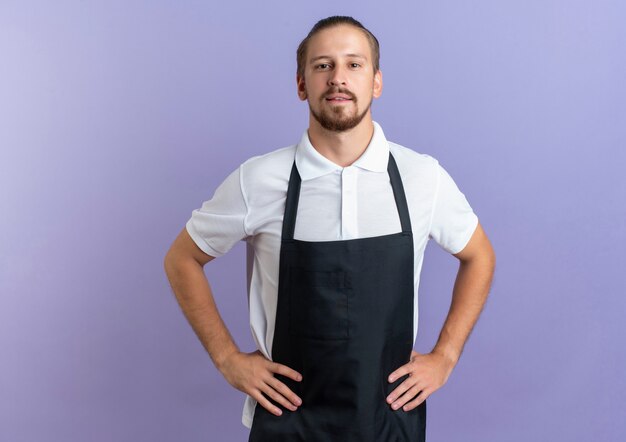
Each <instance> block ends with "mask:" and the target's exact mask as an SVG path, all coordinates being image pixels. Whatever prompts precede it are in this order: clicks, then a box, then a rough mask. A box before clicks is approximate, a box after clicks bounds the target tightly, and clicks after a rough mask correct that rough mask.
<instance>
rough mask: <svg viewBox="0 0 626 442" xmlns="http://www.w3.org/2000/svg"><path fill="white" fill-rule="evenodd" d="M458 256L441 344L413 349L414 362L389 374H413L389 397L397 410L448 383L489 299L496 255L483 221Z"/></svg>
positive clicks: (393, 377)
mask: <svg viewBox="0 0 626 442" xmlns="http://www.w3.org/2000/svg"><path fill="white" fill-rule="evenodd" d="M454 256H455V257H456V258H458V259H459V261H460V265H459V271H458V273H457V277H456V281H455V284H454V289H453V293H452V304H451V306H450V310H449V312H448V316H447V318H446V320H445V323H444V325H443V327H442V329H441V333H440V334H439V339H438V340H437V344H436V345H435V347H434V348H433V350H432V351H431V352H430V353H428V354H420V353H417V352H416V351H413V352H412V353H411V361H410V362H409V363H407V364H405V365H403V366H402V367H400V368H399V369H397V370H396V371H394V372H393V373H391V374H390V376H389V379H388V380H389V382H394V381H395V380H396V379H398V378H400V377H401V376H404V375H405V374H409V377H407V378H406V379H405V380H404V381H403V382H402V383H401V384H400V385H398V387H397V388H396V389H395V390H394V391H393V392H392V393H391V394H390V395H389V396H388V398H387V402H388V403H389V404H391V406H392V408H394V409H398V408H399V407H401V406H403V405H404V408H403V409H404V410H405V411H409V410H412V409H413V408H415V407H417V406H418V405H420V404H421V403H422V402H423V401H424V400H426V398H427V397H428V396H430V395H431V394H432V393H433V392H434V391H436V390H438V389H439V388H441V387H442V386H443V385H444V384H445V383H446V382H447V380H448V378H449V377H450V374H451V373H452V370H453V369H454V367H455V366H456V364H457V362H458V360H459V358H460V356H461V352H462V351H463V346H464V345H465V342H466V341H467V338H468V337H469V335H470V333H471V331H472V329H473V327H474V325H475V324H476V321H477V320H478V317H479V315H480V312H481V311H482V309H483V306H484V305H485V301H486V300H487V294H488V293H489V288H490V286H491V280H492V278H493V273H494V269H495V263H496V258H495V253H494V251H493V248H492V247H491V243H490V242H489V239H488V238H487V235H486V234H485V232H484V231H483V228H482V226H481V225H480V223H478V225H477V226H476V230H475V231H474V233H473V235H472V237H471V239H470V241H469V242H468V244H467V245H466V246H465V248H464V249H463V250H462V251H460V252H459V253H455V254H454Z"/></svg>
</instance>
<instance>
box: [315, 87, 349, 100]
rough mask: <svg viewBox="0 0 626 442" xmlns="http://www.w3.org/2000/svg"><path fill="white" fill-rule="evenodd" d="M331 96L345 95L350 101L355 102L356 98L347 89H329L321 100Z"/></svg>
mask: <svg viewBox="0 0 626 442" xmlns="http://www.w3.org/2000/svg"><path fill="white" fill-rule="evenodd" d="M332 94H345V95H347V96H348V97H350V98H351V99H352V100H356V96H355V95H354V94H353V93H352V92H350V91H349V90H347V89H331V90H329V91H327V92H326V93H325V94H324V96H323V98H324V99H326V97H328V96H329V95H332Z"/></svg>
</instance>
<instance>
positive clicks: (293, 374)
mask: <svg viewBox="0 0 626 442" xmlns="http://www.w3.org/2000/svg"><path fill="white" fill-rule="evenodd" d="M269 369H270V371H272V372H274V373H278V374H282V375H283V376H287V377H288V378H291V379H293V380H294V381H298V382H299V381H301V380H302V375H301V374H300V373H298V372H297V371H296V370H294V369H293V368H289V367H287V366H286V365H283V364H280V363H278V362H270V363H269Z"/></svg>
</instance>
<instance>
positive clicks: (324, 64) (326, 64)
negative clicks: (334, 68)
mask: <svg viewBox="0 0 626 442" xmlns="http://www.w3.org/2000/svg"><path fill="white" fill-rule="evenodd" d="M322 66H329V64H328V63H321V64H318V65H317V66H316V67H317V68H318V69H319V68H321V67H322Z"/></svg>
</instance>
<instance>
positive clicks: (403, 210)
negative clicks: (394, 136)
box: [387, 152, 412, 233]
mask: <svg viewBox="0 0 626 442" xmlns="http://www.w3.org/2000/svg"><path fill="white" fill-rule="evenodd" d="M387 173H389V180H390V181H391V188H392V189H393V197H394V198H395V200H396V207H397V208H398V214H399V215H400V224H401V225H402V233H411V232H412V230H411V217H410V216H409V206H408V205H407V203H406V195H405V194H404V186H403V185H402V179H401V178H400V172H399V171H398V166H397V165H396V160H395V159H394V158H393V155H391V152H389V162H388V163H387Z"/></svg>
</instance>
